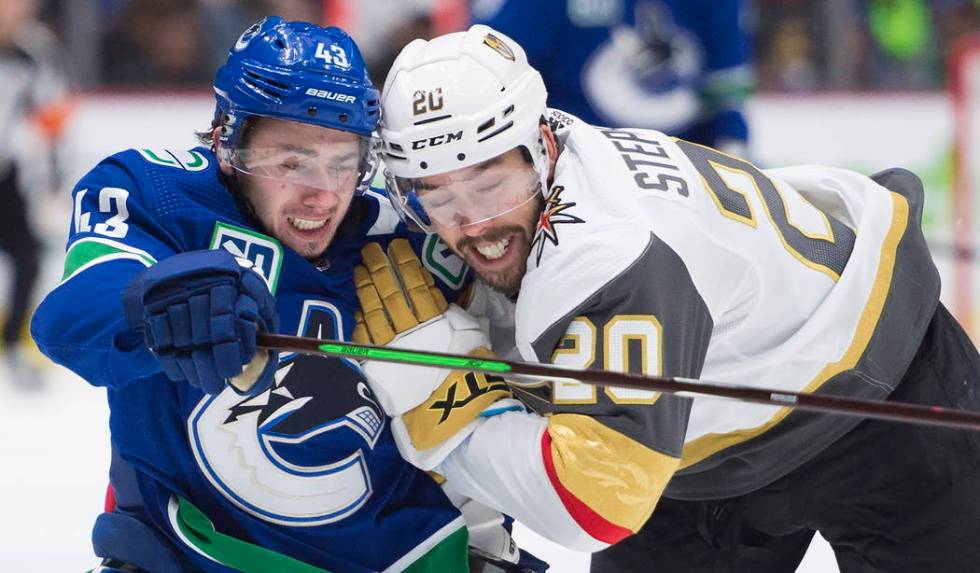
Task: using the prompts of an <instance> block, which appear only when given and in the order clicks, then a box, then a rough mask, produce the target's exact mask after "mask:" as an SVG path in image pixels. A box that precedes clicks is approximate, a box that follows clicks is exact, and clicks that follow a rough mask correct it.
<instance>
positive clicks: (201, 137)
mask: <svg viewBox="0 0 980 573" xmlns="http://www.w3.org/2000/svg"><path fill="white" fill-rule="evenodd" d="M222 119H223V118H222V117H219V116H217V115H215V116H214V119H212V120H211V128H210V129H206V130H202V131H195V132H194V137H196V138H197V142H198V143H200V144H201V145H205V146H207V147H208V148H210V149H211V150H212V151H214V138H213V137H212V134H214V130H215V129H216V128H217V127H219V126H220V125H221V123H222V122H221V120H222Z"/></svg>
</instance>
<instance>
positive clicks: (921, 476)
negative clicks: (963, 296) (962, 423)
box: [357, 26, 980, 572]
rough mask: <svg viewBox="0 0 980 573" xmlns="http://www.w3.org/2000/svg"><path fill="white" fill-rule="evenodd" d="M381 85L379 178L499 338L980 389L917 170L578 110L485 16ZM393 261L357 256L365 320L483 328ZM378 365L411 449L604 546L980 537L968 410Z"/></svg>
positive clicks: (709, 368)
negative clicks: (752, 159) (757, 397)
mask: <svg viewBox="0 0 980 573" xmlns="http://www.w3.org/2000/svg"><path fill="white" fill-rule="evenodd" d="M382 106H383V116H384V122H383V130H382V138H383V139H384V154H385V161H386V164H387V166H388V169H389V172H388V192H389V194H390V196H391V197H392V199H393V202H394V203H396V204H397V205H398V206H399V207H400V208H401V209H402V211H403V214H404V215H405V216H406V218H408V219H410V220H412V221H414V222H415V223H417V224H418V225H419V226H421V227H423V228H425V229H426V230H428V231H429V232H437V233H438V234H439V235H440V236H441V237H442V239H443V240H444V241H445V242H446V243H447V244H449V245H450V246H451V247H452V248H453V249H454V250H455V251H456V252H457V254H459V255H460V256H461V257H462V258H464V259H465V260H466V261H467V262H468V263H469V264H470V265H471V266H472V268H473V269H474V270H475V271H476V273H477V274H478V275H479V276H480V278H481V279H482V284H483V288H480V289H477V290H476V291H475V292H474V294H473V301H472V302H471V303H470V305H469V307H468V308H469V309H470V310H471V311H473V313H475V314H482V315H484V316H486V317H488V318H489V319H490V322H491V324H492V325H494V326H495V327H497V328H492V329H491V334H492V335H493V337H494V350H495V351H496V352H498V353H504V352H507V350H508V349H507V348H506V346H507V345H506V344H502V343H501V340H502V339H504V338H505V336H503V335H504V334H506V332H507V327H509V326H511V325H512V326H513V332H514V333H515V338H514V340H513V347H516V350H517V351H518V352H519V353H520V355H521V356H522V357H523V358H524V359H526V360H532V361H540V362H553V363H556V364H561V365H566V366H574V367H586V368H601V369H607V370H617V371H629V372H636V373H645V374H651V375H664V376H684V377H692V378H698V377H703V378H704V379H710V380H719V381H726V382H730V383H734V384H741V385H746V386H758V387H775V388H783V389H786V390H788V391H794V392H812V393H818V394H835V395H843V396H851V397H860V398H872V399H885V398H887V399H890V400H899V401H905V402H914V403H923V404H938V405H941V406H948V407H955V408H967V409H980V391H978V389H980V359H978V356H977V352H976V349H975V348H974V346H973V345H972V344H971V342H970V341H969V339H968V338H967V336H966V335H965V334H964V332H963V331H962V329H961V328H960V327H959V325H957V324H956V322H955V321H954V320H953V319H952V318H951V317H950V315H949V313H948V312H947V311H946V309H945V308H943V306H942V305H941V304H939V302H938V295H939V287H940V285H939V278H938V275H937V272H936V269H935V267H934V265H933V263H932V261H931V258H930V255H929V252H928V249H927V246H926V244H925V242H924V240H923V237H922V234H921V230H920V217H921V212H922V200H923V197H922V188H921V184H920V182H919V180H918V179H917V178H916V177H915V176H914V175H912V174H911V173H909V172H907V171H903V170H897V169H896V170H890V171H887V172H884V173H881V174H878V175H876V176H875V177H873V178H869V177H866V176H863V175H860V174H857V173H854V172H850V171H845V170H842V169H835V168H830V167H817V166H801V167H789V168H783V169H773V170H765V171H763V170H760V169H758V168H756V167H755V166H753V165H752V164H750V163H748V162H746V161H743V160H741V159H738V158H735V157H731V156H728V155H724V154H722V153H720V152H718V151H716V150H713V149H710V148H707V147H701V146H698V145H694V144H691V143H687V142H684V141H680V140H674V139H672V138H670V137H668V136H666V135H664V134H662V133H659V132H656V131H647V130H634V129H603V128H598V127H593V126H591V125H587V124H584V123H583V122H581V121H579V120H577V119H576V118H574V117H571V116H569V115H567V114H564V113H562V112H560V111H557V110H547V108H546V90H545V86H544V85H543V82H542V80H541V77H540V75H539V74H538V72H537V71H535V70H534V69H533V68H531V67H530V66H529V65H528V64H527V60H526V57H525V55H524V52H523V50H522V49H521V48H520V46H518V45H517V44H516V43H515V42H513V41H512V40H510V39H509V38H507V37H506V36H505V35H503V34H500V33H498V32H496V31H494V30H492V29H490V28H487V27H485V26H474V27H472V28H470V29H469V31H467V32H460V33H455V34H449V35H445V36H441V37H439V38H436V39H434V40H432V41H429V42H426V41H422V40H416V41H414V42H412V43H411V44H409V45H408V46H406V47H405V48H404V49H403V51H402V53H401V54H400V56H399V57H398V59H397V60H396V61H395V63H394V65H393V67H392V69H391V71H390V72H389V74H388V77H387V80H386V83H385V88H384V92H383V101H382ZM383 259H384V257H380V259H378V258H375V259H374V260H370V259H369V258H368V257H366V258H365V260H366V262H367V263H368V265H367V267H368V268H366V269H362V270H361V271H360V274H359V276H358V279H357V280H358V283H359V294H360V298H361V302H362V309H363V326H364V327H365V328H363V329H362V330H361V337H362V338H361V339H362V340H370V341H372V342H374V343H378V344H389V343H390V344H393V345H396V346H400V347H405V348H422V349H428V350H435V351H449V352H468V351H471V352H475V353H481V352H485V349H483V348H482V347H485V346H487V345H488V341H487V339H486V338H485V337H484V338H481V337H479V336H473V332H474V330H475V326H474V325H475V320H474V318H473V316H471V315H470V314H467V313H466V312H464V311H463V310H462V309H460V308H457V307H455V306H451V307H450V310H449V312H447V313H446V315H445V316H443V317H441V318H439V319H437V320H433V321H428V322H423V323H421V324H419V322H420V321H417V320H413V319H412V316H411V305H410V303H407V302H406V298H407V299H409V300H410V299H411V298H412V296H417V295H418V292H419V290H420V289H421V290H424V288H422V287H418V281H414V280H413V279H412V277H402V279H401V281H400V282H399V281H398V280H394V279H397V277H394V278H393V277H392V269H394V273H395V274H397V268H398V267H400V266H401V265H398V264H390V265H389V264H388V263H387V262H386V261H384V260H383ZM399 284H402V285H405V286H408V287H409V289H410V290H412V291H413V292H412V293H410V294H409V295H406V296H405V297H403V296H402V295H401V294H400V293H399V292H398V290H399V289H398V285H399ZM413 286H414V287H415V288H413ZM487 286H489V288H486V287H487ZM491 289H492V290H491ZM368 375H369V378H370V381H371V384H372V385H373V387H374V389H375V391H376V392H377V393H378V395H379V398H380V400H381V402H382V404H383V406H384V407H385V408H386V409H387V411H388V412H389V414H391V415H392V416H394V418H395V419H394V422H393V429H394V431H395V435H396V441H397V442H398V444H399V448H400V450H401V451H402V453H403V455H404V456H405V457H406V458H407V459H409V460H410V461H412V462H413V463H415V464H416V465H418V466H420V467H422V468H424V469H428V470H434V471H436V472H437V473H439V474H442V475H444V476H446V478H447V479H448V481H449V483H450V484H453V486H454V487H455V488H457V489H459V490H460V491H462V493H464V494H465V495H467V496H470V497H472V498H474V499H477V500H480V501H483V502H484V503H487V504H489V505H491V506H493V507H496V508H498V509H500V510H501V511H503V512H504V513H507V514H510V515H513V516H514V517H515V518H516V519H518V520H519V521H522V522H524V523H526V524H527V525H528V526H530V527H531V528H532V529H534V530H536V531H537V532H539V533H541V534H543V535H545V536H546V537H549V538H550V539H552V540H555V541H557V542H559V543H561V544H564V545H566V546H568V547H571V548H575V549H579V550H586V551H592V552H597V551H598V552H599V553H597V554H596V555H595V556H594V557H593V566H592V567H593V570H594V571H602V572H608V571H648V570H657V571H683V572H691V571H705V572H708V571H712V572H717V571H752V572H758V571H792V570H794V569H795V567H796V565H797V564H798V563H799V561H800V560H801V558H802V556H803V554H804V552H805V550H806V547H807V545H808V544H809V541H810V539H811V537H812V535H813V532H814V531H815V530H819V531H820V532H821V534H822V535H823V536H824V537H825V538H826V539H827V540H828V541H829V542H830V543H831V545H832V546H833V547H834V550H835V552H836V554H837V558H838V562H839V564H840V567H841V569H842V570H843V571H845V572H857V571H862V572H867V571H888V572H897V571H899V572H901V571H908V572H923V571H971V570H975V567H976V563H977V562H980V561H978V560H980V550H978V546H977V544H976V543H975V539H976V536H977V534H978V533H980V495H978V494H980V456H978V454H980V439H978V436H977V435H976V434H972V433H968V432H965V431H954V430H945V429H943V430H938V429H931V428H924V427H918V426H906V425H898V424H892V423H886V422H879V421H863V422H862V421H860V420H859V419H855V418H848V417H839V416H831V415H817V414H812V413H805V412H800V411H794V410H792V409H790V408H777V407H771V406H761V405H751V404H747V403H739V402H731V401H712V400H704V399H696V400H693V401H692V400H689V399H685V398H679V397H676V396H671V395H661V394H658V393H655V392H644V391H637V390H628V389H622V388H616V387H606V388H598V389H597V388H594V387H590V386H586V385H582V384H578V383H575V382H567V381H560V382H556V383H553V384H546V385H541V386H538V387H520V386H516V385H513V384H512V385H509V386H508V385H506V384H502V383H501V382H502V381H501V380H500V379H495V378H494V377H492V376H482V375H481V376H473V375H469V376H466V375H465V374H464V373H460V372H448V373H447V372H445V371H438V370H432V369H428V370H427V369H417V370H414V371H408V370H406V369H405V367H397V368H388V367H382V366H371V367H370V370H369V371H368ZM515 398H518V399H519V400H518V399H515ZM655 509H656V511H655ZM651 515H652V517H651ZM954 515H955V517H952V516H954Z"/></svg>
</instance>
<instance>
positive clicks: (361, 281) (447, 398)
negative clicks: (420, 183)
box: [354, 239, 522, 470]
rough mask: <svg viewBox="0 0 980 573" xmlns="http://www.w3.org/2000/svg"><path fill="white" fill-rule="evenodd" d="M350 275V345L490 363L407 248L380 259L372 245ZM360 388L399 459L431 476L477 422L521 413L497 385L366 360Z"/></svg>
mask: <svg viewBox="0 0 980 573" xmlns="http://www.w3.org/2000/svg"><path fill="white" fill-rule="evenodd" d="M361 254H362V255H363V258H364V265H363V266H358V267H356V268H355V269H354V282H355V284H356V286H357V297H358V299H359V300H360V303H361V312H359V313H358V315H357V319H358V324H357V326H356V328H355V330H354V340H355V341H357V342H360V343H363V344H377V345H389V346H392V347H394V348H404V349H414V350H430V351H435V352H449V353H454V354H471V355H475V356H485V357H489V356H491V353H490V350H489V346H490V343H489V341H488V339H487V335H486V333H485V332H484V331H483V329H481V328H480V324H479V322H477V320H476V319H474V318H473V317H472V316H470V315H469V314H468V313H467V312H466V311H464V310H463V309H461V308H459V307H458V306H456V305H455V304H447V303H446V299H445V298H444V297H443V295H442V293H441V292H440V291H439V289H438V288H436V286H435V281H434V280H433V279H432V275H431V274H430V273H429V272H428V271H427V270H426V269H424V268H423V267H422V266H421V263H420V262H419V260H418V257H416V256H415V253H414V252H413V251H412V248H411V246H410V245H409V243H408V241H406V240H404V239H396V240H394V241H392V242H391V244H390V245H389V246H388V253H387V255H386V254H385V252H384V251H383V250H382V249H381V246H380V245H378V244H376V243H370V244H368V245H366V246H365V247H364V248H363V249H362V250H361ZM363 370H364V374H365V375H366V377H367V379H368V383H369V384H370V385H371V388H372V390H374V393H375V395H377V397H378V400H379V401H380V402H381V406H382V408H384V409H385V411H386V412H387V413H388V414H389V415H390V416H391V417H392V418H393V420H392V431H393V433H394V435H395V442H396V443H397V444H398V448H399V451H400V452H401V454H402V456H403V457H404V458H405V459H406V460H408V461H409V462H411V463H412V464H414V465H416V466H418V467H420V468H422V469H427V470H428V469H432V468H433V467H435V466H436V465H438V464H439V463H440V462H441V461H442V460H443V459H445V457H446V456H447V455H449V452H451V451H452V450H453V448H455V447H456V446H457V445H459V444H460V443H461V442H462V441H463V440H464V439H465V438H466V437H467V436H468V435H469V433H470V432H472V431H473V428H475V426H476V423H477V419H478V418H479V417H481V416H488V415H493V414H494V413H499V412H502V411H505V410H512V409H521V408H522V406H521V405H520V402H518V401H517V400H514V399H513V398H512V396H511V392H510V387H509V386H508V385H507V382H506V381H504V380H503V379H502V378H499V377H496V376H491V375H485V374H481V373H474V372H465V371H461V370H449V369H447V368H436V367H426V366H405V365H402V364H390V363H385V362H375V361H370V360H369V361H367V362H366V363H365V365H364V366H363Z"/></svg>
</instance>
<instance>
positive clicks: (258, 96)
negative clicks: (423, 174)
mask: <svg viewBox="0 0 980 573" xmlns="http://www.w3.org/2000/svg"><path fill="white" fill-rule="evenodd" d="M214 94H215V99H216V100H217V109H216V110H215V119H216V122H215V124H216V126H220V128H221V131H220V132H219V140H220V142H221V147H222V150H221V151H222V154H223V156H224V157H225V158H226V159H229V160H231V159H234V158H233V157H232V156H233V154H234V153H235V150H236V148H237V147H238V145H239V143H240V142H239V139H240V137H241V134H242V131H243V129H242V128H243V127H244V126H245V123H246V120H247V119H248V118H249V117H251V116H263V117H270V118H275V119H281V120H287V121H296V122H301V123H306V124H311V125H315V126H319V127H326V128H330V129H336V130H340V131H347V132H351V133H354V134H357V135H360V136H362V137H363V138H364V141H365V153H364V159H365V160H366V161H365V163H364V165H363V166H362V170H361V171H362V184H361V185H359V188H363V187H364V184H365V182H364V181H363V180H364V179H369V178H370V176H371V175H373V167H374V164H375V163H376V161H375V160H374V155H375V153H374V147H375V140H374V138H373V135H372V134H373V132H374V130H375V128H376V127H377V125H378V119H379V117H380V95H379V92H378V89H377V88H375V87H374V84H373V83H372V82H371V78H370V77H369V76H368V73H367V68H366V67H365V65H364V59H363V57H362V56H361V52H360V50H359V49H358V47H357V44H355V43H354V40H353V39H352V38H351V37H350V36H349V35H348V34H347V33H346V32H344V31H343V30H341V29H340V28H336V27H329V28H321V27H320V26H316V25H314V24H309V23H306V22H287V21H285V20H284V19H282V18H280V17H278V16H270V17H268V18H265V19H263V20H261V21H259V22H257V23H255V24H253V25H252V26H250V27H249V28H248V29H247V30H245V32H243V33H242V35H241V36H240V37H239V38H238V41H237V42H235V46H234V47H233V48H232V49H231V51H230V52H229V54H228V60H227V61H226V62H225V64H224V65H223V66H221V68H219V69H218V72H217V74H216V76H215V79H214ZM232 165H234V166H236V168H239V166H238V164H237V163H236V162H235V161H232ZM368 182H369V181H368Z"/></svg>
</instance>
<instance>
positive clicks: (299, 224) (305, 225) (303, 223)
mask: <svg viewBox="0 0 980 573" xmlns="http://www.w3.org/2000/svg"><path fill="white" fill-rule="evenodd" d="M286 220H287V221H289V224H290V225H292V226H293V228H294V229H297V230H299V231H305V232H309V231H316V230H317V229H320V228H322V227H323V226H324V225H326V224H327V221H329V220H330V219H329V218H324V219H303V218H300V217H286Z"/></svg>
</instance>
